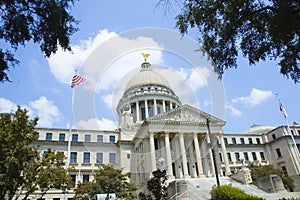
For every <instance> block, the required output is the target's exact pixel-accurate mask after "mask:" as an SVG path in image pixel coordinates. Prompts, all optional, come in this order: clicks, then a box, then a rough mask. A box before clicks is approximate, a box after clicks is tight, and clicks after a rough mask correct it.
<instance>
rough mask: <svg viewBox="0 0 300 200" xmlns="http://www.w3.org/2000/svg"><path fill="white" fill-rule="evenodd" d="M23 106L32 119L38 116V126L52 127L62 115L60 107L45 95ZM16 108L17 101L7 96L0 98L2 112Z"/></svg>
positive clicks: (13, 110)
mask: <svg viewBox="0 0 300 200" xmlns="http://www.w3.org/2000/svg"><path fill="white" fill-rule="evenodd" d="M21 108H23V109H26V110H27V111H28V116H29V117H30V118H31V119H33V118H34V117H38V118H39V120H38V126H40V127H41V126H42V127H52V125H53V124H54V123H55V122H57V121H59V120H60V119H61V117H62V114H61V113H60V111H59V109H58V107H57V106H56V105H54V103H53V102H52V101H49V100H48V99H47V98H46V97H45V96H41V97H40V98H39V99H37V100H34V101H30V102H29V103H28V105H27V104H24V105H21ZM16 110H17V104H16V103H14V102H12V101H10V100H8V99H5V98H0V113H3V112H4V113H5V112H6V113H7V112H15V111H16Z"/></svg>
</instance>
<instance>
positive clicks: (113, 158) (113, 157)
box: [109, 153, 116, 163]
mask: <svg viewBox="0 0 300 200" xmlns="http://www.w3.org/2000/svg"><path fill="white" fill-rule="evenodd" d="M115 162H116V154H115V153H109V163H115Z"/></svg>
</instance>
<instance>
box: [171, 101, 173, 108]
mask: <svg viewBox="0 0 300 200" xmlns="http://www.w3.org/2000/svg"><path fill="white" fill-rule="evenodd" d="M172 109H173V103H172V102H171V101H170V110H172Z"/></svg>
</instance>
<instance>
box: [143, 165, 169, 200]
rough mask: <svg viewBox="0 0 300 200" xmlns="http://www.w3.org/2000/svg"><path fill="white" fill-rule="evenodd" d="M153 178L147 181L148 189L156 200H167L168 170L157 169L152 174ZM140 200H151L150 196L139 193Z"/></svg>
mask: <svg viewBox="0 0 300 200" xmlns="http://www.w3.org/2000/svg"><path fill="white" fill-rule="evenodd" d="M152 175H153V177H152V178H151V179H149V180H148V181H147V189H148V190H149V191H150V192H151V193H152V196H153V197H154V199H155V200H164V199H167V196H168V195H167V192H166V190H167V185H166V181H167V180H168V175H167V171H166V170H160V169H157V170H155V171H153V172H152ZM139 197H140V199H146V200H151V199H152V197H151V195H149V194H145V193H143V192H141V193H139Z"/></svg>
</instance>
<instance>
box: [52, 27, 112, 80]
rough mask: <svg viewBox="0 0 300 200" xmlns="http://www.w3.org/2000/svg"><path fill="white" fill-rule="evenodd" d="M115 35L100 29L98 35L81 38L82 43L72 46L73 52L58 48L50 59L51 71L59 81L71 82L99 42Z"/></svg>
mask: <svg viewBox="0 0 300 200" xmlns="http://www.w3.org/2000/svg"><path fill="white" fill-rule="evenodd" d="M115 35H116V34H115V33H114V32H108V31H107V30H100V31H99V33H98V34H97V35H96V37H94V38H88V39H87V40H81V41H80V45H74V46H72V52H69V51H63V50H62V49H61V48H60V49H58V51H57V52H56V53H55V54H54V55H53V56H51V57H50V58H49V60H48V63H49V67H50V71H51V73H52V74H53V75H54V76H55V78H56V79H57V80H58V81H59V82H61V83H66V84H70V83H71V79H72V76H73V74H74V72H75V70H76V69H77V70H78V69H79V67H81V66H82V64H83V62H84V60H85V59H86V58H87V57H88V56H89V55H90V53H91V52H92V51H93V50H94V49H95V48H97V46H98V45H99V44H101V43H103V42H104V41H106V40H107V39H109V38H111V37H113V36H115Z"/></svg>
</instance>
